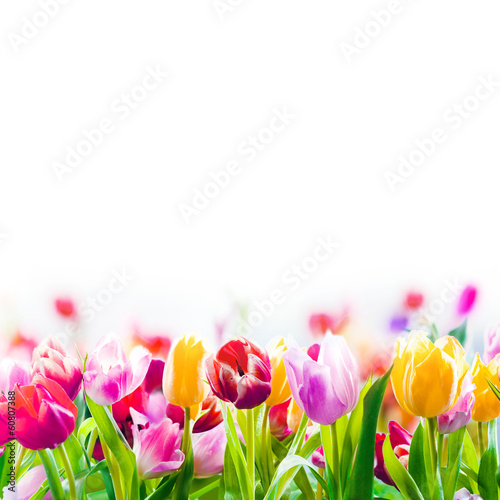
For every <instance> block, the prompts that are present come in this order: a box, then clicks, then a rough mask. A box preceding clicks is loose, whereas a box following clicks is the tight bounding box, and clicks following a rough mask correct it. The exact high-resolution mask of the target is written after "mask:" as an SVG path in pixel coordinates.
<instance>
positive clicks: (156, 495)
mask: <svg viewBox="0 0 500 500" xmlns="http://www.w3.org/2000/svg"><path fill="white" fill-rule="evenodd" d="M164 479H166V480H165V482H163V481H162V482H161V483H160V486H159V487H158V488H157V489H156V491H154V492H153V493H151V495H149V496H147V497H146V499H145V500H165V498H168V495H170V493H171V492H172V490H173V489H174V486H175V481H176V479H177V474H172V475H171V476H166V477H165V478H164ZM185 498H187V497H185Z"/></svg>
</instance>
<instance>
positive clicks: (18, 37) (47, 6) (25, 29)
mask: <svg viewBox="0 0 500 500" xmlns="http://www.w3.org/2000/svg"><path fill="white" fill-rule="evenodd" d="M69 2H70V0H40V1H39V2H38V5H39V7H40V9H39V10H37V11H36V12H35V13H34V14H33V15H32V16H31V19H29V18H27V17H22V18H21V22H22V25H21V28H20V30H19V32H18V33H14V32H12V31H11V32H10V33H9V34H8V35H7V38H8V40H9V42H10V45H11V47H12V50H13V51H14V53H16V54H17V53H18V52H19V50H20V48H21V47H23V46H25V45H27V44H28V43H29V42H30V41H31V40H33V39H34V38H36V36H37V35H38V34H39V33H40V31H41V30H42V29H43V28H45V26H47V25H48V24H49V22H50V20H51V19H53V18H54V17H56V16H57V14H58V13H59V11H60V9H61V6H63V5H66V4H68V3H69Z"/></svg>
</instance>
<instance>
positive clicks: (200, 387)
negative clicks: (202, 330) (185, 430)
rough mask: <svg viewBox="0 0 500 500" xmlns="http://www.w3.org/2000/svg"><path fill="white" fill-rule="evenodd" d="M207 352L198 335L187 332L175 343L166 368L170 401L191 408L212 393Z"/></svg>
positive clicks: (165, 385) (165, 379)
mask: <svg viewBox="0 0 500 500" xmlns="http://www.w3.org/2000/svg"><path fill="white" fill-rule="evenodd" d="M207 355H208V350H207V349H206V347H205V344H204V342H203V340H202V339H200V338H199V337H197V336H196V335H193V334H192V335H184V336H183V337H181V338H180V339H178V340H177V341H176V342H175V343H174V345H173V346H172V349H171V350H170V353H169V355H168V358H167V364H166V365H165V370H164V372H163V394H165V398H166V399H167V401H168V402H169V403H171V404H173V405H177V406H181V407H182V408H189V407H191V406H194V405H197V404H199V403H201V402H202V401H203V400H204V399H205V398H206V397H207V396H208V394H209V392H210V388H209V387H208V385H207V384H206V383H205V381H204V380H203V379H204V373H203V366H204V362H205V360H206V358H207Z"/></svg>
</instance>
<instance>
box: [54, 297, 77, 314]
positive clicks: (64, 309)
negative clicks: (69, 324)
mask: <svg viewBox="0 0 500 500" xmlns="http://www.w3.org/2000/svg"><path fill="white" fill-rule="evenodd" d="M54 306H55V308H56V311H57V312H58V313H59V314H60V315H61V316H62V317H63V318H74V317H75V316H76V315H77V311H76V306H75V303H74V302H73V301H72V300H71V299H69V298H67V297H59V298H57V299H56V300H55V301H54Z"/></svg>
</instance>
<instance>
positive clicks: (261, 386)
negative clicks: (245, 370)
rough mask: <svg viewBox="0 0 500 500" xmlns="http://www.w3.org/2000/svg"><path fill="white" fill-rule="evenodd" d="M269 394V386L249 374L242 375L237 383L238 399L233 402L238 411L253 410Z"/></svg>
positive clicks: (267, 383)
mask: <svg viewBox="0 0 500 500" xmlns="http://www.w3.org/2000/svg"><path fill="white" fill-rule="evenodd" d="M269 394H271V384H270V383H269V382H263V381H261V380H259V379H258V378H256V377H254V376H253V375H251V374H247V375H244V376H243V377H241V378H240V380H239V381H238V397H237V398H236V399H235V400H234V401H233V403H234V406H236V408H238V409H240V410H247V409H250V408H255V407H256V406H259V405H260V404H262V403H263V402H264V401H265V400H266V399H267V398H268V397H269Z"/></svg>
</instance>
